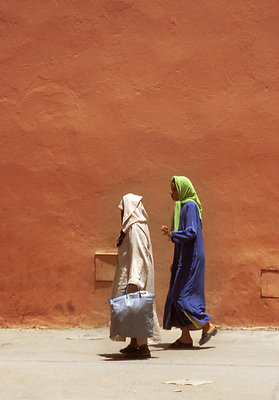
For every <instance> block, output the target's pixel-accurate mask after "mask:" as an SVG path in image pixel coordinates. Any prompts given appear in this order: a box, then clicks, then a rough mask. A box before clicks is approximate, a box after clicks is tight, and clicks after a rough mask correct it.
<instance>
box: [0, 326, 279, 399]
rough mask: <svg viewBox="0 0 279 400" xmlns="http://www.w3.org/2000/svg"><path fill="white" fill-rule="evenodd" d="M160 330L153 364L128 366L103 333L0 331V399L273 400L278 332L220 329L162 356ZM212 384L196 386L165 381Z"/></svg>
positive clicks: (165, 335)
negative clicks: (202, 340)
mask: <svg viewBox="0 0 279 400" xmlns="http://www.w3.org/2000/svg"><path fill="white" fill-rule="evenodd" d="M178 335H179V331H178V330H172V331H162V343H161V344H160V345H156V346H150V350H151V353H152V358H151V359H148V360H127V359H124V358H123V357H122V355H120V353H118V350H119V349H120V348H121V347H123V343H119V342H112V341H110V340H109V339H108V329H107V328H102V329H88V330H84V329H69V330H43V329H30V330H26V329H24V330H20V329H2V330H0V396H1V400H16V399H22V400H23V399H24V400H46V399H47V400H91V399H94V400H95V399H96V400H99V399H100V400H101V399H119V400H120V399H121V400H128V399H129V400H130V399H133V400H139V399H141V400H142V399H144V400H155V399H156V400H165V399H166V400H172V399H179V400H181V399H183V400H184V399H189V400H190V399H191V400H192V399H197V400H205V399H206V400H209V399H214V400H219V399H220V400H221V399H222V400H231V399H234V400H244V399H245V400H246V399H247V400H275V399H276V400H278V399H279V386H278V387H277V388H276V385H279V331H278V330H277V331H276V330H236V329H234V330H219V332H218V334H217V335H216V336H215V337H213V338H212V339H211V341H210V342H209V343H208V344H207V345H205V346H203V347H199V346H198V345H197V343H198V340H199V335H200V333H199V332H194V333H193V337H194V344H195V345H197V346H196V347H194V348H193V349H192V350H168V349H167V344H168V343H171V342H172V341H174V340H175V339H176V338H177V337H178ZM177 379H190V380H198V381H212V382H213V383H207V384H204V385H201V386H185V385H173V384H166V383H163V382H166V381H171V380H177Z"/></svg>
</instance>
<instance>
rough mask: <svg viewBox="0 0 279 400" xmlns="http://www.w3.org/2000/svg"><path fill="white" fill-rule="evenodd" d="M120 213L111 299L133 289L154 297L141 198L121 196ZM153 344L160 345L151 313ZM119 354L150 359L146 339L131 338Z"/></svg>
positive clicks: (157, 330) (150, 259) (114, 338)
mask: <svg viewBox="0 0 279 400" xmlns="http://www.w3.org/2000/svg"><path fill="white" fill-rule="evenodd" d="M119 208H120V210H121V217H122V218H121V219H122V229H121V233H120V237H119V239H118V241H117V246H118V265H117V269H116V272H115V277H114V282H113V287H112V297H117V296H121V295H123V294H125V292H126V287H127V285H128V292H129V293H131V292H135V291H137V287H139V288H140V289H141V290H146V291H148V292H150V293H154V262H153V253H152V245H151V239H150V234H149V229H148V226H147V213H146V211H145V209H144V206H143V204H142V196H137V195H135V194H132V193H129V194H126V195H125V196H123V198H122V200H121V202H120V204H119ZM153 321H154V327H153V337H152V338H151V339H152V341H153V342H155V343H156V342H157V343H158V342H159V341H160V329H159V323H158V318H157V314H156V310H155V305H154V309H153ZM110 338H111V339H112V340H122V341H125V340H126V338H125V337H120V336H114V337H112V336H110ZM120 352H122V353H124V354H128V355H130V356H132V357H137V356H138V357H143V358H148V357H150V351H149V349H148V346H147V338H131V342H130V344H129V345H128V346H127V347H125V348H124V349H121V350H120Z"/></svg>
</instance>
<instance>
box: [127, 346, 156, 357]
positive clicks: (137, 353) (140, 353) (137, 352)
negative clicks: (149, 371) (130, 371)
mask: <svg viewBox="0 0 279 400" xmlns="http://www.w3.org/2000/svg"><path fill="white" fill-rule="evenodd" d="M126 357H127V358H134V359H137V358H138V359H145V358H150V357H151V354H150V351H149V350H148V349H146V347H145V346H139V347H138V348H137V349H134V351H131V352H130V353H128V354H126Z"/></svg>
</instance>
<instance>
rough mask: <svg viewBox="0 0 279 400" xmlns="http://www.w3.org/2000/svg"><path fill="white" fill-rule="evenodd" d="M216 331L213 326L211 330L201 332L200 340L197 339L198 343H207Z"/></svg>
mask: <svg viewBox="0 0 279 400" xmlns="http://www.w3.org/2000/svg"><path fill="white" fill-rule="evenodd" d="M216 333H217V328H216V326H215V328H214V329H213V330H212V331H211V332H206V333H203V334H202V337H201V340H200V341H199V345H200V346H202V345H203V344H205V343H207V342H208V341H209V340H210V339H211V337H212V336H215V335H216Z"/></svg>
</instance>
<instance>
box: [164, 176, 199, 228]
mask: <svg viewBox="0 0 279 400" xmlns="http://www.w3.org/2000/svg"><path fill="white" fill-rule="evenodd" d="M171 180H172V181H173V180H174V183H175V186H176V188H177V192H178V201H177V202H176V203H175V206H174V210H173V216H172V220H171V231H178V228H179V220H180V210H181V204H182V203H187V202H188V201H194V202H195V203H196V204H197V206H198V209H199V214H200V219H202V205H201V202H200V200H199V198H198V195H197V193H196V191H195V189H194V186H193V184H192V182H191V181H190V179H188V178H186V176H173V177H172V179H171Z"/></svg>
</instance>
